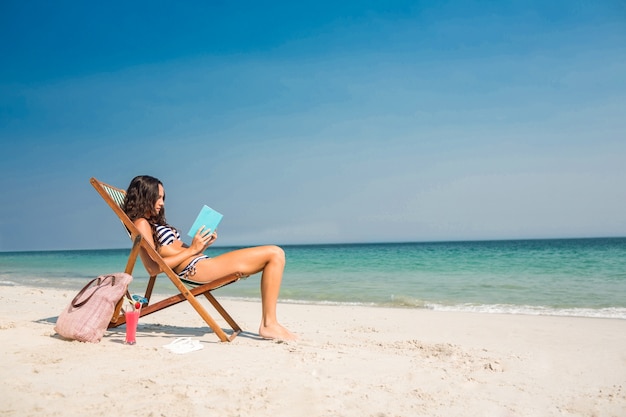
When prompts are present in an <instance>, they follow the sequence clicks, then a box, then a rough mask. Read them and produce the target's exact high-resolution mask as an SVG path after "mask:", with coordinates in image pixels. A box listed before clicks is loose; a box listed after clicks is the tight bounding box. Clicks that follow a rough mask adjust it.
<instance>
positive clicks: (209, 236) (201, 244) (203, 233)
mask: <svg viewBox="0 0 626 417" xmlns="http://www.w3.org/2000/svg"><path fill="white" fill-rule="evenodd" d="M216 239H217V233H216V232H213V233H211V229H205V226H202V227H200V228H199V229H198V231H197V232H196V235H195V236H194V237H193V240H192V241H191V245H190V248H191V249H192V250H194V251H196V253H202V252H204V251H205V250H206V249H207V248H208V247H209V246H211V245H212V244H213V242H215V240H216Z"/></svg>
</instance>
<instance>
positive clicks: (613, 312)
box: [0, 281, 626, 320]
mask: <svg viewBox="0 0 626 417" xmlns="http://www.w3.org/2000/svg"><path fill="white" fill-rule="evenodd" d="M87 282H88V281H85V282H82V281H81V283H80V286H78V285H77V286H72V287H71V288H70V287H61V286H57V287H55V286H51V285H46V286H35V285H32V284H28V283H23V284H21V283H17V282H13V281H7V282H0V288H6V287H17V288H20V287H24V288H33V289H49V290H52V291H69V292H72V291H75V292H78V291H79V290H80V288H82V285H84V284H86V283H87ZM171 290H172V291H174V290H175V289H174V288H173V287H172V289H171ZM218 291H219V290H218ZM139 295H142V294H139ZM169 295H171V292H170V293H168V292H166V291H164V290H163V289H160V288H155V291H154V293H153V296H154V297H156V298H157V299H158V298H159V297H166V296H169ZM216 295H217V297H218V298H219V299H220V300H230V301H235V302H238V301H239V302H252V303H260V301H261V298H260V297H244V296H233V295H222V294H220V293H219V292H217V293H216ZM278 301H279V303H282V304H295V305H313V306H347V307H365V308H370V307H371V308H392V309H395V308H398V309H409V310H427V311H439V312H458V313H475V314H488V315H490V314H503V315H514V316H515V315H522V316H545V317H572V318H597V319H615V320H626V307H606V308H590V307H567V308H565V307H563V308H555V307H548V306H534V305H514V304H469V303H465V304H455V305H443V304H437V303H430V302H428V303H424V304H421V305H411V304H406V303H404V302H400V303H396V304H394V303H382V302H381V303H376V302H360V301H359V302H350V301H326V300H322V301H316V300H298V299H286V298H279V300H278Z"/></svg>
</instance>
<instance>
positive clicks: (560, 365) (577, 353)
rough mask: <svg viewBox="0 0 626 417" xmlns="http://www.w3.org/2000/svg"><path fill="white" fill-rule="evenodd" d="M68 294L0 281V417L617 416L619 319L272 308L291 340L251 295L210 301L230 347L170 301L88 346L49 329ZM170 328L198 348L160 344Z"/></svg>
mask: <svg viewBox="0 0 626 417" xmlns="http://www.w3.org/2000/svg"><path fill="white" fill-rule="evenodd" d="M74 295H75V294H74V291H69V290H53V289H49V288H43V289H42V288H34V287H17V286H16V287H3V288H2V292H0V301H1V302H0V323H2V325H1V327H0V343H1V346H2V348H1V349H2V353H3V358H4V360H3V365H2V367H1V368H0V378H2V380H4V381H6V388H5V389H4V390H3V393H2V394H0V399H2V401H1V402H0V403H1V405H0V415H15V416H17V415H19V416H29V415H38V416H41V415H45V416H56V415H63V416H74V415H76V416H78V415H81V416H84V415H94V416H105V415H106V416H108V415H110V414H111V411H112V410H117V411H118V412H119V413H122V412H123V413H132V412H135V413H137V412H141V415H151V414H152V415H161V414H162V415H167V416H174V417H177V416H189V415H201V414H207V413H210V414H217V413H220V414H223V415H255V416H294V415H309V416H328V415H333V416H409V415H411V416H461V415H490V416H491V415H493V416H511V417H513V416H515V417H520V416H548V417H550V416H592V415H602V416H615V417H618V416H623V415H625V414H626V384H624V381H626V350H625V349H624V348H625V347H626V321H624V320H620V319H605V318H583V317H555V316H528V315H508V314H479V313H477V314H472V313H466V312H443V311H431V310H425V309H406V308H386V307H376V308H371V307H365V306H331V305H312V304H288V303H279V305H278V314H279V318H280V320H281V322H282V323H283V324H284V325H285V326H286V327H287V328H289V329H290V330H292V331H294V332H296V333H298V334H299V335H300V340H298V341H296V342H284V343H280V342H278V341H264V340H259V338H258V336H256V331H257V329H258V320H259V318H260V303H258V302H254V301H240V300H239V301H238V300H229V299H223V298H221V300H222V301H223V304H224V306H225V308H226V309H227V310H228V311H229V312H230V313H231V314H232V315H233V317H234V318H235V319H236V320H237V321H238V322H239V324H240V325H241V326H242V328H244V330H245V332H244V333H243V334H241V335H239V336H238V337H237V338H235V340H234V341H233V342H232V343H219V342H218V339H217V337H216V336H215V335H214V334H213V333H212V332H210V331H209V328H208V326H206V324H204V322H203V321H202V319H201V318H200V317H199V316H198V315H197V313H196V312H195V311H194V310H193V308H191V306H189V305H187V303H182V304H179V305H177V306H174V307H171V308H169V309H167V310H165V311H162V312H159V313H155V314H153V315H149V316H145V317H143V318H141V319H140V324H139V328H138V332H137V345H134V346H127V345H124V344H123V339H124V327H123V326H122V327H120V328H117V329H111V330H109V331H107V333H106V334H105V337H104V338H103V340H102V341H101V342H100V343H98V344H88V343H80V342H75V341H66V340H63V339H61V338H59V337H58V335H56V334H55V332H54V323H55V321H56V317H57V316H58V314H59V313H60V312H61V310H62V309H63V308H64V307H65V306H66V305H67V303H68V302H69V301H70V300H71V298H72V297H73V296H74ZM155 297H156V295H155ZM203 304H208V303H206V300H205V301H204V302H203ZM209 312H210V314H212V315H213V312H212V310H210V309H209ZM214 317H215V316H214ZM218 323H221V322H220V321H219V320H218ZM177 337H190V338H192V339H194V340H197V341H198V342H199V343H200V344H201V345H202V346H203V349H201V350H198V351H194V352H190V353H187V354H180V355H178V354H174V353H171V352H169V351H168V350H166V349H165V348H163V345H165V344H168V343H170V342H171V341H172V340H174V339H175V338H177Z"/></svg>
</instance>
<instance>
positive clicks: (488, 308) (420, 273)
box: [0, 238, 626, 319]
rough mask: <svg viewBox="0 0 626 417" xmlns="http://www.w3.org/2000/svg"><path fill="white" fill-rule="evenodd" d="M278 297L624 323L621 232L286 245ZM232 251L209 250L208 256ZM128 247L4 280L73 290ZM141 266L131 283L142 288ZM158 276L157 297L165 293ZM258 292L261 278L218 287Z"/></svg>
mask: <svg viewBox="0 0 626 417" xmlns="http://www.w3.org/2000/svg"><path fill="white" fill-rule="evenodd" d="M283 248H284V249H285V252H286V254H287V267H286V270H285V276H284V280H283V287H282V292H281V300H282V301H283V302H297V303H322V304H324V303H334V304H360V305H373V306H394V307H401V308H425V309H434V310H457V311H473V312H480V313H513V314H546V315H568V316H585V317H610V318H620V319H626V238H598V239H550V240H509V241H472V242H436V243H381V244H333V245H300V246H298V245H294V246H283ZM232 249H233V248H224V247H222V248H211V249H209V250H208V251H207V254H208V255H209V256H215V255H217V254H219V253H222V252H224V251H228V250H232ZM128 251H129V249H112V250H77V251H46V252H3V253H0V291H1V286H2V285H4V286H6V285H28V286H43V287H55V288H65V289H70V290H76V291H77V290H79V289H80V288H81V287H82V286H83V285H84V284H86V283H87V282H88V280H90V279H91V278H93V277H95V276H98V275H100V274H104V273H109V272H117V271H121V270H123V269H124V267H125V265H126V257H127V255H128ZM146 280H147V274H146V273H145V270H144V269H143V266H142V265H141V264H140V263H139V264H138V265H137V267H136V269H135V272H134V281H133V283H132V284H131V291H132V292H137V293H139V292H141V288H142V285H141V284H142V283H143V284H144V287H145V282H146ZM172 290H173V286H172V284H171V283H170V282H169V280H168V279H167V278H166V277H165V276H164V275H163V276H161V280H160V282H159V283H158V284H157V288H156V292H157V293H170V292H171V291H172ZM218 292H219V294H220V295H221V296H222V297H235V298H244V299H258V298H259V276H258V275H257V276H252V277H250V278H248V279H247V280H245V281H242V282H239V283H237V284H234V285H230V286H228V287H225V288H222V289H220V290H218Z"/></svg>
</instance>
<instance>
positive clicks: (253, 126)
mask: <svg viewBox="0 0 626 417" xmlns="http://www.w3.org/2000/svg"><path fill="white" fill-rule="evenodd" d="M129 3H130V4H129ZM544 3H549V4H544ZM0 56H1V57H2V58H1V59H2V65H0V138H1V139H2V152H1V156H0V158H1V161H0V162H1V164H0V192H1V194H2V201H1V203H0V251H14V250H15V251H21V250H49V249H50V250H54V249H87V248H94V249H97V248H119V247H126V246H128V241H127V238H126V237H125V236H124V233H123V231H122V229H121V226H119V223H117V222H116V220H115V217H114V215H113V213H112V212H110V210H109V209H108V208H107V207H106V206H105V205H104V203H103V202H102V201H101V200H100V198H99V197H98V195H97V194H96V193H95V191H94V190H93V189H92V188H91V186H90V184H89V178H90V177H91V176H95V177H97V178H99V179H101V180H103V181H105V182H108V183H110V184H114V185H117V186H120V187H121V188H126V186H127V185H128V183H129V182H130V180H131V179H132V177H134V176H135V175H138V174H150V175H153V176H156V177H158V178H160V179H161V180H162V181H163V182H164V184H165V190H166V193H167V200H166V207H167V214H168V220H169V221H170V223H172V224H174V225H175V226H178V227H179V228H180V229H183V230H184V231H185V232H186V229H187V228H188V227H189V225H190V224H191V223H192V221H193V218H194V217H195V215H196V213H197V212H198V211H199V209H200V207H201V205H202V204H208V205H210V206H212V207H213V208H215V209H217V210H219V211H221V212H222V213H223V214H224V215H225V217H224V220H223V222H222V225H221V226H220V237H219V239H218V244H221V245H255V244H263V243H278V244H294V243H336V242H381V241H440V240H475V239H509V238H550V237H591V236H626V216H625V215H624V208H625V207H626V188H625V187H624V184H626V117H625V116H626V111H625V110H626V6H624V3H623V2H621V1H599V2H583V1H552V2H543V1H513V2H508V1H445V2H436V1H423V2H420V1H413V2H408V1H384V2H382V1H381V2H372V1H345V2H327V1H316V2H310V3H309V2H282V1H278V2H271V4H269V5H267V4H262V3H259V2H247V1H237V2H235V1H213V2H212V1H206V2H204V1H202V2H201V1H198V2H193V1H190V2H181V4H174V3H171V2H160V1H149V2H141V1H138V2H117V1H112V2H105V3H98V4H92V3H89V2H87V3H86V2H78V1H76V2H72V1H57V2H44V1H42V2H17V1H3V2H2V3H1V4H0Z"/></svg>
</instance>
